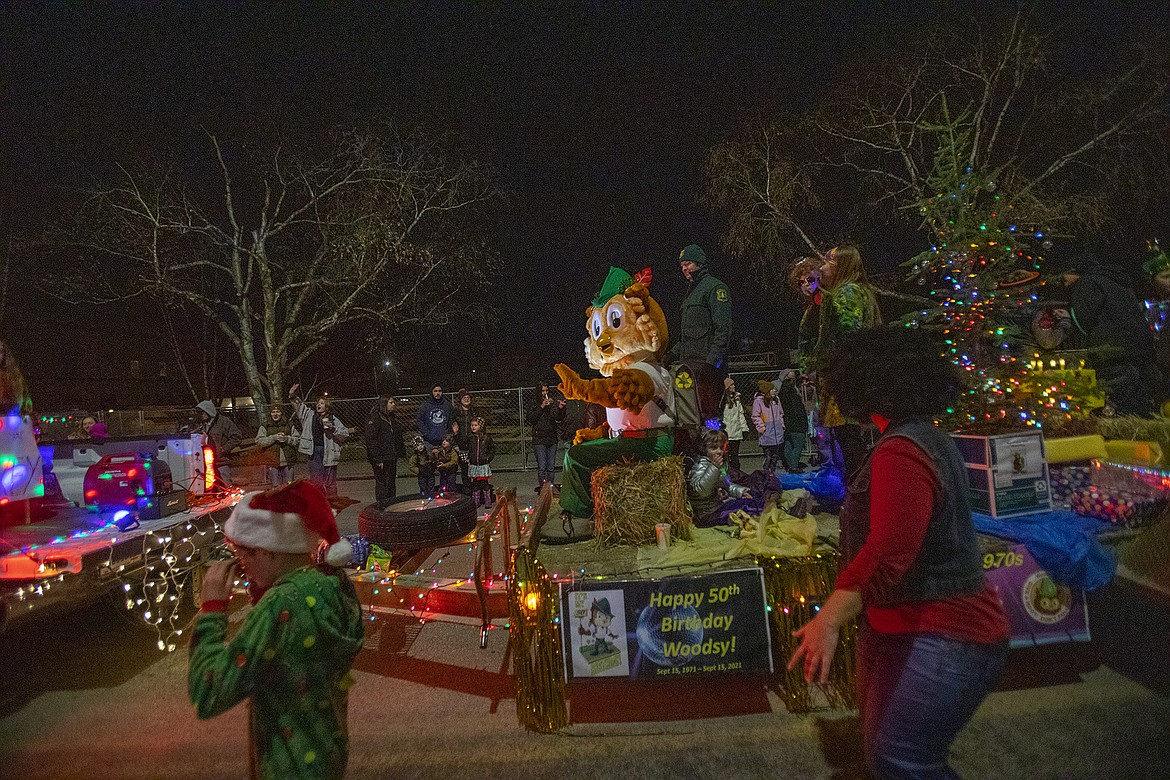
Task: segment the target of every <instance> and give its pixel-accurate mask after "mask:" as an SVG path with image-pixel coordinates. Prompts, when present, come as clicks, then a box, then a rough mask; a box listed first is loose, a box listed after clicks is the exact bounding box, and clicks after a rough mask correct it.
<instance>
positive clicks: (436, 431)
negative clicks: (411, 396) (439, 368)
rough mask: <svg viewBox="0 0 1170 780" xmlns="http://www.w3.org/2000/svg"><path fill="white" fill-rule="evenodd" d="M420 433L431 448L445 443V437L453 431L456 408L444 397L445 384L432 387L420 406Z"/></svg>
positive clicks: (418, 421)
mask: <svg viewBox="0 0 1170 780" xmlns="http://www.w3.org/2000/svg"><path fill="white" fill-rule="evenodd" d="M416 422H417V423H418V432H419V435H421V436H422V437H423V441H425V442H426V443H427V446H428V447H429V448H431V449H434V448H436V447H439V446H441V445H442V443H443V437H444V436H446V435H447V434H449V433H450V432H451V425H452V423H454V422H455V409H454V407H452V406H451V402H450V401H448V400H447V399H446V398H444V397H443V386H442V385H435V386H434V387H432V388H431V395H430V397H429V398H424V399H423V401H422V404H420V405H419V407H418V417H417V419H416Z"/></svg>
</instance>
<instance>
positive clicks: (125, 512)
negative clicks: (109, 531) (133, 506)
mask: <svg viewBox="0 0 1170 780" xmlns="http://www.w3.org/2000/svg"><path fill="white" fill-rule="evenodd" d="M128 514H130V510H129V509H119V510H118V511H117V512H114V516H113V517H112V518H110V519H111V520H112V521H113V522H115V523H116V522H118V521H119V520H121V519H122V518H124V517H126V515H128Z"/></svg>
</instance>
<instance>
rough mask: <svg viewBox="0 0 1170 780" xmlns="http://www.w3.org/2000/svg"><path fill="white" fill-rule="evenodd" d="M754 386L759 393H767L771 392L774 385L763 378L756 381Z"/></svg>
mask: <svg viewBox="0 0 1170 780" xmlns="http://www.w3.org/2000/svg"><path fill="white" fill-rule="evenodd" d="M756 387H758V388H759V390H760V395H767V394H768V393H770V392H772V388H773V387H775V385H773V384H772V383H771V382H769V381H767V380H765V379H761V380H760V381H759V382H757V383H756Z"/></svg>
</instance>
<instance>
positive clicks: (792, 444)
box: [777, 368, 808, 474]
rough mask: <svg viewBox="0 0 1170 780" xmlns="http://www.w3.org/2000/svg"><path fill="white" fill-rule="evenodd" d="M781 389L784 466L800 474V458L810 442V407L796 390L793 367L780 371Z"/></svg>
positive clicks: (795, 374)
mask: <svg viewBox="0 0 1170 780" xmlns="http://www.w3.org/2000/svg"><path fill="white" fill-rule="evenodd" d="M778 378H779V380H780V389H779V391H778V392H777V397H778V398H779V399H780V407H781V408H782V409H783V410H784V445H783V448H782V450H781V455H782V456H783V458H784V468H785V469H786V470H787V471H789V472H790V473H793V474H799V473H800V472H801V471H802V470H803V467H802V466H801V465H800V458H801V456H802V455H804V448H805V446H806V445H807V444H808V409H807V408H805V405H804V401H803V400H801V398H800V393H798V392H797V391H796V379H797V373H796V371H794V370H792V369H791V368H786V369H784V370H783V371H781V372H780V376H779V377H778Z"/></svg>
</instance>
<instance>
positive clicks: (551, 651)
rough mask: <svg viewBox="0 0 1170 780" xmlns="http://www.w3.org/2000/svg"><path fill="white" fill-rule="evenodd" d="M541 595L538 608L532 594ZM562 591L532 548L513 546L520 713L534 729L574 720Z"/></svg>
mask: <svg viewBox="0 0 1170 780" xmlns="http://www.w3.org/2000/svg"><path fill="white" fill-rule="evenodd" d="M530 594H535V601H536V604H535V609H531V610H529V609H526V608H525V603H526V599H527V600H529V601H531V599H529V595H530ZM556 615H557V591H556V588H555V587H554V585H553V581H552V578H551V577H549V576H548V573H547V572H545V570H544V566H542V565H541V563H540V561H538V560H537V559H536V556H535V554H534V553H533V552H532V551H531V550H529V549H528V548H527V547H523V546H521V547H518V548H516V549H514V550H512V553H511V560H510V561H509V565H508V617H509V623H510V628H509V631H508V644H509V646H510V649H511V652H512V667H513V669H514V670H515V674H516V718H517V719H518V720H519V721H520V723H521V724H522V725H523V726H524V727H525V728H527V729H529V730H531V731H537V732H541V733H544V734H549V733H552V732H554V731H557V730H558V729H562V728H564V727H565V726H567V725H569V711H568V708H567V707H566V705H565V679H564V655H563V650H562V648H561V632H560V626H559V625H557V623H556V622H555V619H556Z"/></svg>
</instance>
